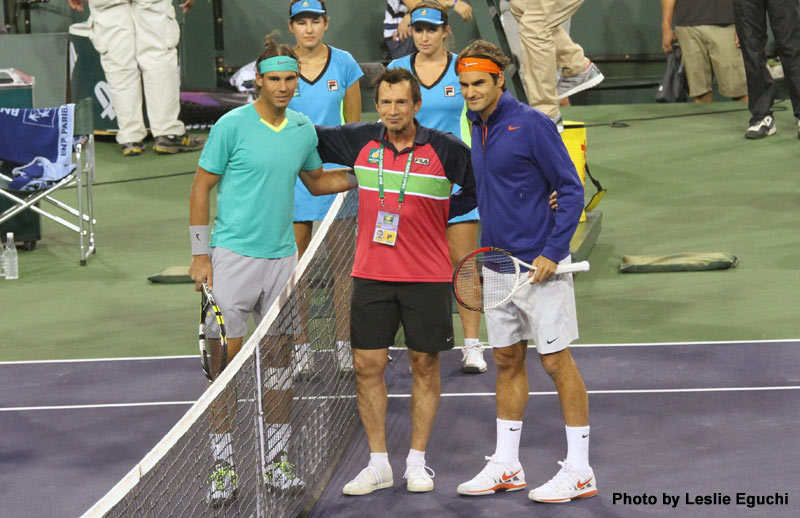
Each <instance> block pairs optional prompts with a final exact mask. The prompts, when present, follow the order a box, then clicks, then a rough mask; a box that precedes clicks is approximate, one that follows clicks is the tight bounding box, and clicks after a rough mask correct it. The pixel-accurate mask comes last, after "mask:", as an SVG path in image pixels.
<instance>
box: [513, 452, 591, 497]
mask: <svg viewBox="0 0 800 518" xmlns="http://www.w3.org/2000/svg"><path fill="white" fill-rule="evenodd" d="M558 463H559V464H560V465H561V469H560V470H559V471H558V473H556V476H555V477H553V478H551V479H550V480H549V481H547V482H546V483H544V484H543V485H541V486H539V487H537V488H536V489H533V490H531V492H530V493H528V498H530V499H531V500H533V501H535V502H544V503H548V504H564V503H567V502H569V501H571V500H574V499H576V498H589V497H591V496H595V495H596V494H597V477H595V476H594V471H592V468H589V471H587V472H581V471H578V470H577V469H575V468H574V467H573V466H572V465H570V464H567V461H564V462H561V461H559V462H558Z"/></svg>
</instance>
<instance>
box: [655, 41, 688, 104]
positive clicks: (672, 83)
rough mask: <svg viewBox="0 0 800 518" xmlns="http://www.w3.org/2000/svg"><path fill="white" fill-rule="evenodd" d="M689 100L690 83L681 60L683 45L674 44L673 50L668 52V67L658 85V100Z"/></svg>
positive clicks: (671, 101) (665, 101) (670, 101)
mask: <svg viewBox="0 0 800 518" xmlns="http://www.w3.org/2000/svg"><path fill="white" fill-rule="evenodd" d="M688 100H689V85H688V83H687V82H686V71H685V70H684V69H683V61H682V60H681V47H680V45H678V43H673V44H672V52H670V53H669V54H667V69H666V70H665V71H664V77H662V78H661V83H659V85H658V92H656V101H658V102H660V103H682V102H686V101H688Z"/></svg>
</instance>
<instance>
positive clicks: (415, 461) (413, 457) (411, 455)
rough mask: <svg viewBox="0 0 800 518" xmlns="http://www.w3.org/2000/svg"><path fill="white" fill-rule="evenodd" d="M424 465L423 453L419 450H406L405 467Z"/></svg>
mask: <svg viewBox="0 0 800 518" xmlns="http://www.w3.org/2000/svg"><path fill="white" fill-rule="evenodd" d="M420 464H421V465H423V466H424V465H425V452H424V451H419V450H408V457H406V467H408V466H416V465H420Z"/></svg>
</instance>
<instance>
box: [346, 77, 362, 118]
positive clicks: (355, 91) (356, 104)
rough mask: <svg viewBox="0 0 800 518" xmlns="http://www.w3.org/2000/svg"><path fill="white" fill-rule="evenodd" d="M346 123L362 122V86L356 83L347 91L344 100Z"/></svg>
mask: <svg viewBox="0 0 800 518" xmlns="http://www.w3.org/2000/svg"><path fill="white" fill-rule="evenodd" d="M342 102H343V104H344V121H345V122H358V121H360V120H361V86H360V85H359V82H358V81H356V82H355V83H353V84H352V85H350V87H349V88H348V89H347V90H346V91H345V93H344V99H343V100H342Z"/></svg>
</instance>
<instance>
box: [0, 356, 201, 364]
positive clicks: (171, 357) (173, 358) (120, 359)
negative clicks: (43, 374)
mask: <svg viewBox="0 0 800 518" xmlns="http://www.w3.org/2000/svg"><path fill="white" fill-rule="evenodd" d="M187 358H195V359H197V360H199V359H200V354H192V355H187V356H141V357H138V358H137V357H130V358H85V359H78V360H29V361H11V362H0V365H28V364H31V365H35V364H39V363H94V362H128V361H142V360H182V359H187Z"/></svg>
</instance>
